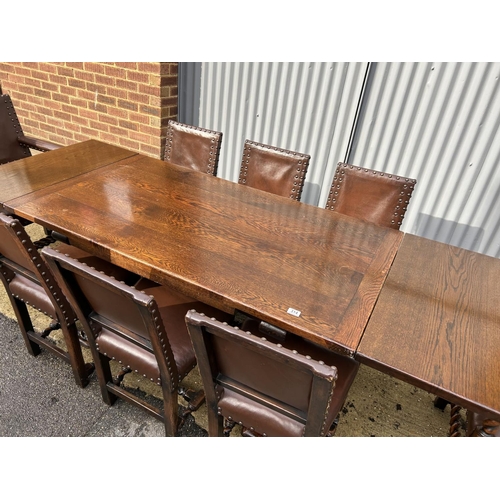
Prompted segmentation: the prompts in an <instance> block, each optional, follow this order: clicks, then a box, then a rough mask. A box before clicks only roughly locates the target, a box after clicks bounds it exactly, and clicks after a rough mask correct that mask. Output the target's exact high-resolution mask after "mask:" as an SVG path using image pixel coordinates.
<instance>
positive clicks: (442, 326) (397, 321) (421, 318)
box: [356, 234, 500, 420]
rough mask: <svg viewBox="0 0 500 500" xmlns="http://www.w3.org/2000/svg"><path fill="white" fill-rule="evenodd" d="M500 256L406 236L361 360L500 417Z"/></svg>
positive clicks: (369, 328)
mask: <svg viewBox="0 0 500 500" xmlns="http://www.w3.org/2000/svg"><path fill="white" fill-rule="evenodd" d="M499 304H500V259H495V258H493V257H488V256H485V255H481V254H478V253H475V252H470V251H467V250H463V249H460V248H457V247H453V246H450V245H446V244H443V243H438V242H435V241H431V240H428V239H425V238H420V237H417V236H413V235H411V234H406V235H405V237H404V239H403V242H402V244H401V247H400V249H399V251H398V254H397V256H396V259H395V260H394V263H393V266H392V269H391V271H390V273H389V276H388V277H387V280H386V282H385V284H384V287H383V289H382V292H381V294H380V297H379V299H378V301H377V304H376V306H375V309H374V311H373V314H372V316H371V318H370V321H369V322H368V326H367V328H366V331H365V334H364V336H363V339H362V341H361V343H360V345H359V349H358V354H357V356H356V357H357V358H358V359H359V360H360V361H361V362H363V363H365V364H367V365H370V366H372V367H373V368H376V369H377V370H380V371H383V372H386V373H389V374H391V375H393V376H395V377H397V378H399V379H402V380H405V381H407V382H409V383H411V384H413V385H416V386H418V387H421V388H422V389H424V390H426V391H429V392H431V393H434V394H437V395H438V396H440V397H442V398H445V399H446V400H448V401H453V402H454V403H456V404H459V405H462V406H464V407H466V408H468V409H469V410H472V411H475V412H478V413H480V414H482V415H484V417H483V418H487V417H488V416H490V417H491V418H494V419H495V420H498V417H499V416H500V335H499V333H500V312H499V311H500V308H499Z"/></svg>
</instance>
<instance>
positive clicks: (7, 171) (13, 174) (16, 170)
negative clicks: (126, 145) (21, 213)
mask: <svg viewBox="0 0 500 500" xmlns="http://www.w3.org/2000/svg"><path fill="white" fill-rule="evenodd" d="M136 154H137V153H134V152H132V151H128V150H126V149H123V148H120V147H117V146H112V145H110V144H106V143H104V142H100V141H96V140H89V141H84V142H79V143H77V144H73V145H71V146H66V147H62V148H59V149H56V150H54V151H50V152H49V153H44V154H43V155H40V154H39V155H36V156H35V157H27V158H24V159H22V160H17V161H14V162H11V163H6V164H4V165H0V179H1V180H2V181H1V183H0V204H3V203H5V202H7V201H8V200H12V199H14V198H17V197H19V196H23V195H25V194H28V193H32V192H34V191H38V190H40V189H43V188H45V187H48V186H53V185H55V184H57V183H59V182H61V181H64V180H67V179H71V178H73V177H75V176H78V175H81V174H83V173H85V172H89V171H90V170H94V169H96V168H100V167H103V166H105V165H109V164H110V163H114V162H116V161H119V160H123V159H125V158H129V157H132V156H134V155H136Z"/></svg>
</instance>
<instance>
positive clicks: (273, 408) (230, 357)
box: [186, 310, 356, 436]
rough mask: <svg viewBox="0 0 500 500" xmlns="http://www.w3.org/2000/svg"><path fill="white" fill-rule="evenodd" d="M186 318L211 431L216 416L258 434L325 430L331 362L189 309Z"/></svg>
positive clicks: (218, 424) (215, 429) (216, 430)
mask: <svg viewBox="0 0 500 500" xmlns="http://www.w3.org/2000/svg"><path fill="white" fill-rule="evenodd" d="M186 324H187V326H188V330H189V333H190V335H191V340H192V342H193V347H194V350H195V353H196V357H197V360H198V366H199V369H200V373H201V377H202V380H203V384H204V386H205V395H206V400H207V407H208V418H209V434H210V435H211V436H215V435H221V434H222V417H224V418H226V419H229V420H232V421H234V422H237V423H240V424H241V425H243V426H244V427H245V428H248V429H251V431H252V432H255V433H256V434H259V435H269V436H302V435H304V436H321V435H325V434H326V433H327V432H328V430H329V428H330V424H331V420H328V417H329V416H330V413H329V410H330V405H333V406H335V403H334V402H333V401H332V399H334V389H335V383H336V380H337V369H336V368H335V367H334V366H328V365H327V364H325V363H323V362H322V361H315V360H313V359H311V357H310V356H306V355H303V354H301V353H298V352H297V351H295V350H289V349H287V348H286V347H284V346H282V345H280V344H276V343H274V342H271V341H269V340H266V339H263V338H260V337H258V336H256V335H252V334H250V332H244V331H242V330H239V329H238V328H234V327H231V326H228V325H227V324H225V323H220V322H219V321H217V320H215V319H214V318H212V319H210V318H208V317H206V316H205V315H203V314H199V313H197V312H196V311H193V310H192V311H189V312H188V314H187V315H186ZM353 363H354V364H356V363H355V362H354V361H353ZM342 396H345V394H343V395H342ZM334 416H336V414H335V415H334Z"/></svg>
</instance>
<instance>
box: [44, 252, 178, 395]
mask: <svg viewBox="0 0 500 500" xmlns="http://www.w3.org/2000/svg"><path fill="white" fill-rule="evenodd" d="M42 255H43V256H44V258H45V259H46V260H47V262H48V264H49V267H50V269H51V271H52V272H53V274H54V275H55V276H56V278H57V280H58V281H59V283H60V284H61V287H62V289H63V290H64V293H65V294H66V296H67V297H68V299H69V301H70V303H71V304H72V306H73V308H74V310H75V311H76V313H77V316H78V318H79V320H80V321H81V323H82V324H83V326H84V330H85V332H86V333H87V335H88V336H89V338H90V341H91V344H92V345H97V346H98V345H99V342H100V339H99V334H100V333H101V332H102V330H104V331H105V332H109V333H110V334H111V335H109V337H110V339H111V338H112V340H109V342H110V343H111V344H113V343H114V344H116V345H118V344H119V343H120V342H123V343H128V344H129V346H128V349H129V352H130V355H129V356H128V357H127V359H126V361H127V362H128V363H130V364H131V366H133V365H134V358H137V359H136V360H135V362H136V364H138V365H139V364H141V358H142V357H147V353H149V354H150V356H149V357H150V358H151V360H153V359H152V358H153V356H152V354H153V352H154V353H155V354H158V355H159V358H160V359H159V361H158V363H161V364H162V365H164V366H165V369H166V366H167V364H169V365H171V366H170V368H169V369H168V370H166V372H165V375H166V376H167V380H166V382H167V383H168V384H169V385H170V386H171V387H176V385H177V382H178V377H177V371H176V366H175V363H174V362H173V355H172V349H171V347H170V344H169V341H168V338H167V336H166V332H165V327H164V325H163V322H162V319H161V317H159V315H158V317H156V315H155V314H153V313H152V311H153V310H154V311H157V310H158V306H157V304H156V301H155V299H154V298H153V297H151V296H150V295H146V294H145V293H144V292H142V291H139V290H136V289H135V288H133V287H131V286H129V285H127V284H125V283H123V282H120V281H118V280H117V279H115V278H114V277H111V276H108V275H107V274H104V273H102V272H100V271H98V270H96V269H94V268H92V267H89V266H87V265H85V264H84V263H81V262H79V261H78V260H76V259H73V258H71V257H69V256H67V255H63V254H62V253H60V252H58V251H57V249H56V250H54V249H52V248H44V249H43V250H42ZM102 336H103V339H101V340H102V341H103V342H104V341H105V339H104V337H105V335H102ZM106 338H107V336H106ZM160 338H162V339H163V340H162V341H160ZM160 342H163V343H164V346H163V347H159V346H161V343H160ZM153 346H156V349H155V348H154V347H153ZM154 368H156V370H154V369H153V372H155V371H157V367H154ZM150 371H151V370H149V369H146V371H145V373H146V374H147V375H149V373H150ZM155 383H158V380H156V379H155Z"/></svg>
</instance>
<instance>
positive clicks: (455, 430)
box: [450, 404, 462, 437]
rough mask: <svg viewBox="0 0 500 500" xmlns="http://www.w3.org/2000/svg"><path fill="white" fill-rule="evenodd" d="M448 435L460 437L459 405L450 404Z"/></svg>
mask: <svg viewBox="0 0 500 500" xmlns="http://www.w3.org/2000/svg"><path fill="white" fill-rule="evenodd" d="M450 406H451V410H450V437H460V436H461V433H460V429H461V427H462V423H461V422H460V410H461V409H462V407H461V406H458V405H454V404H450Z"/></svg>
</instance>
